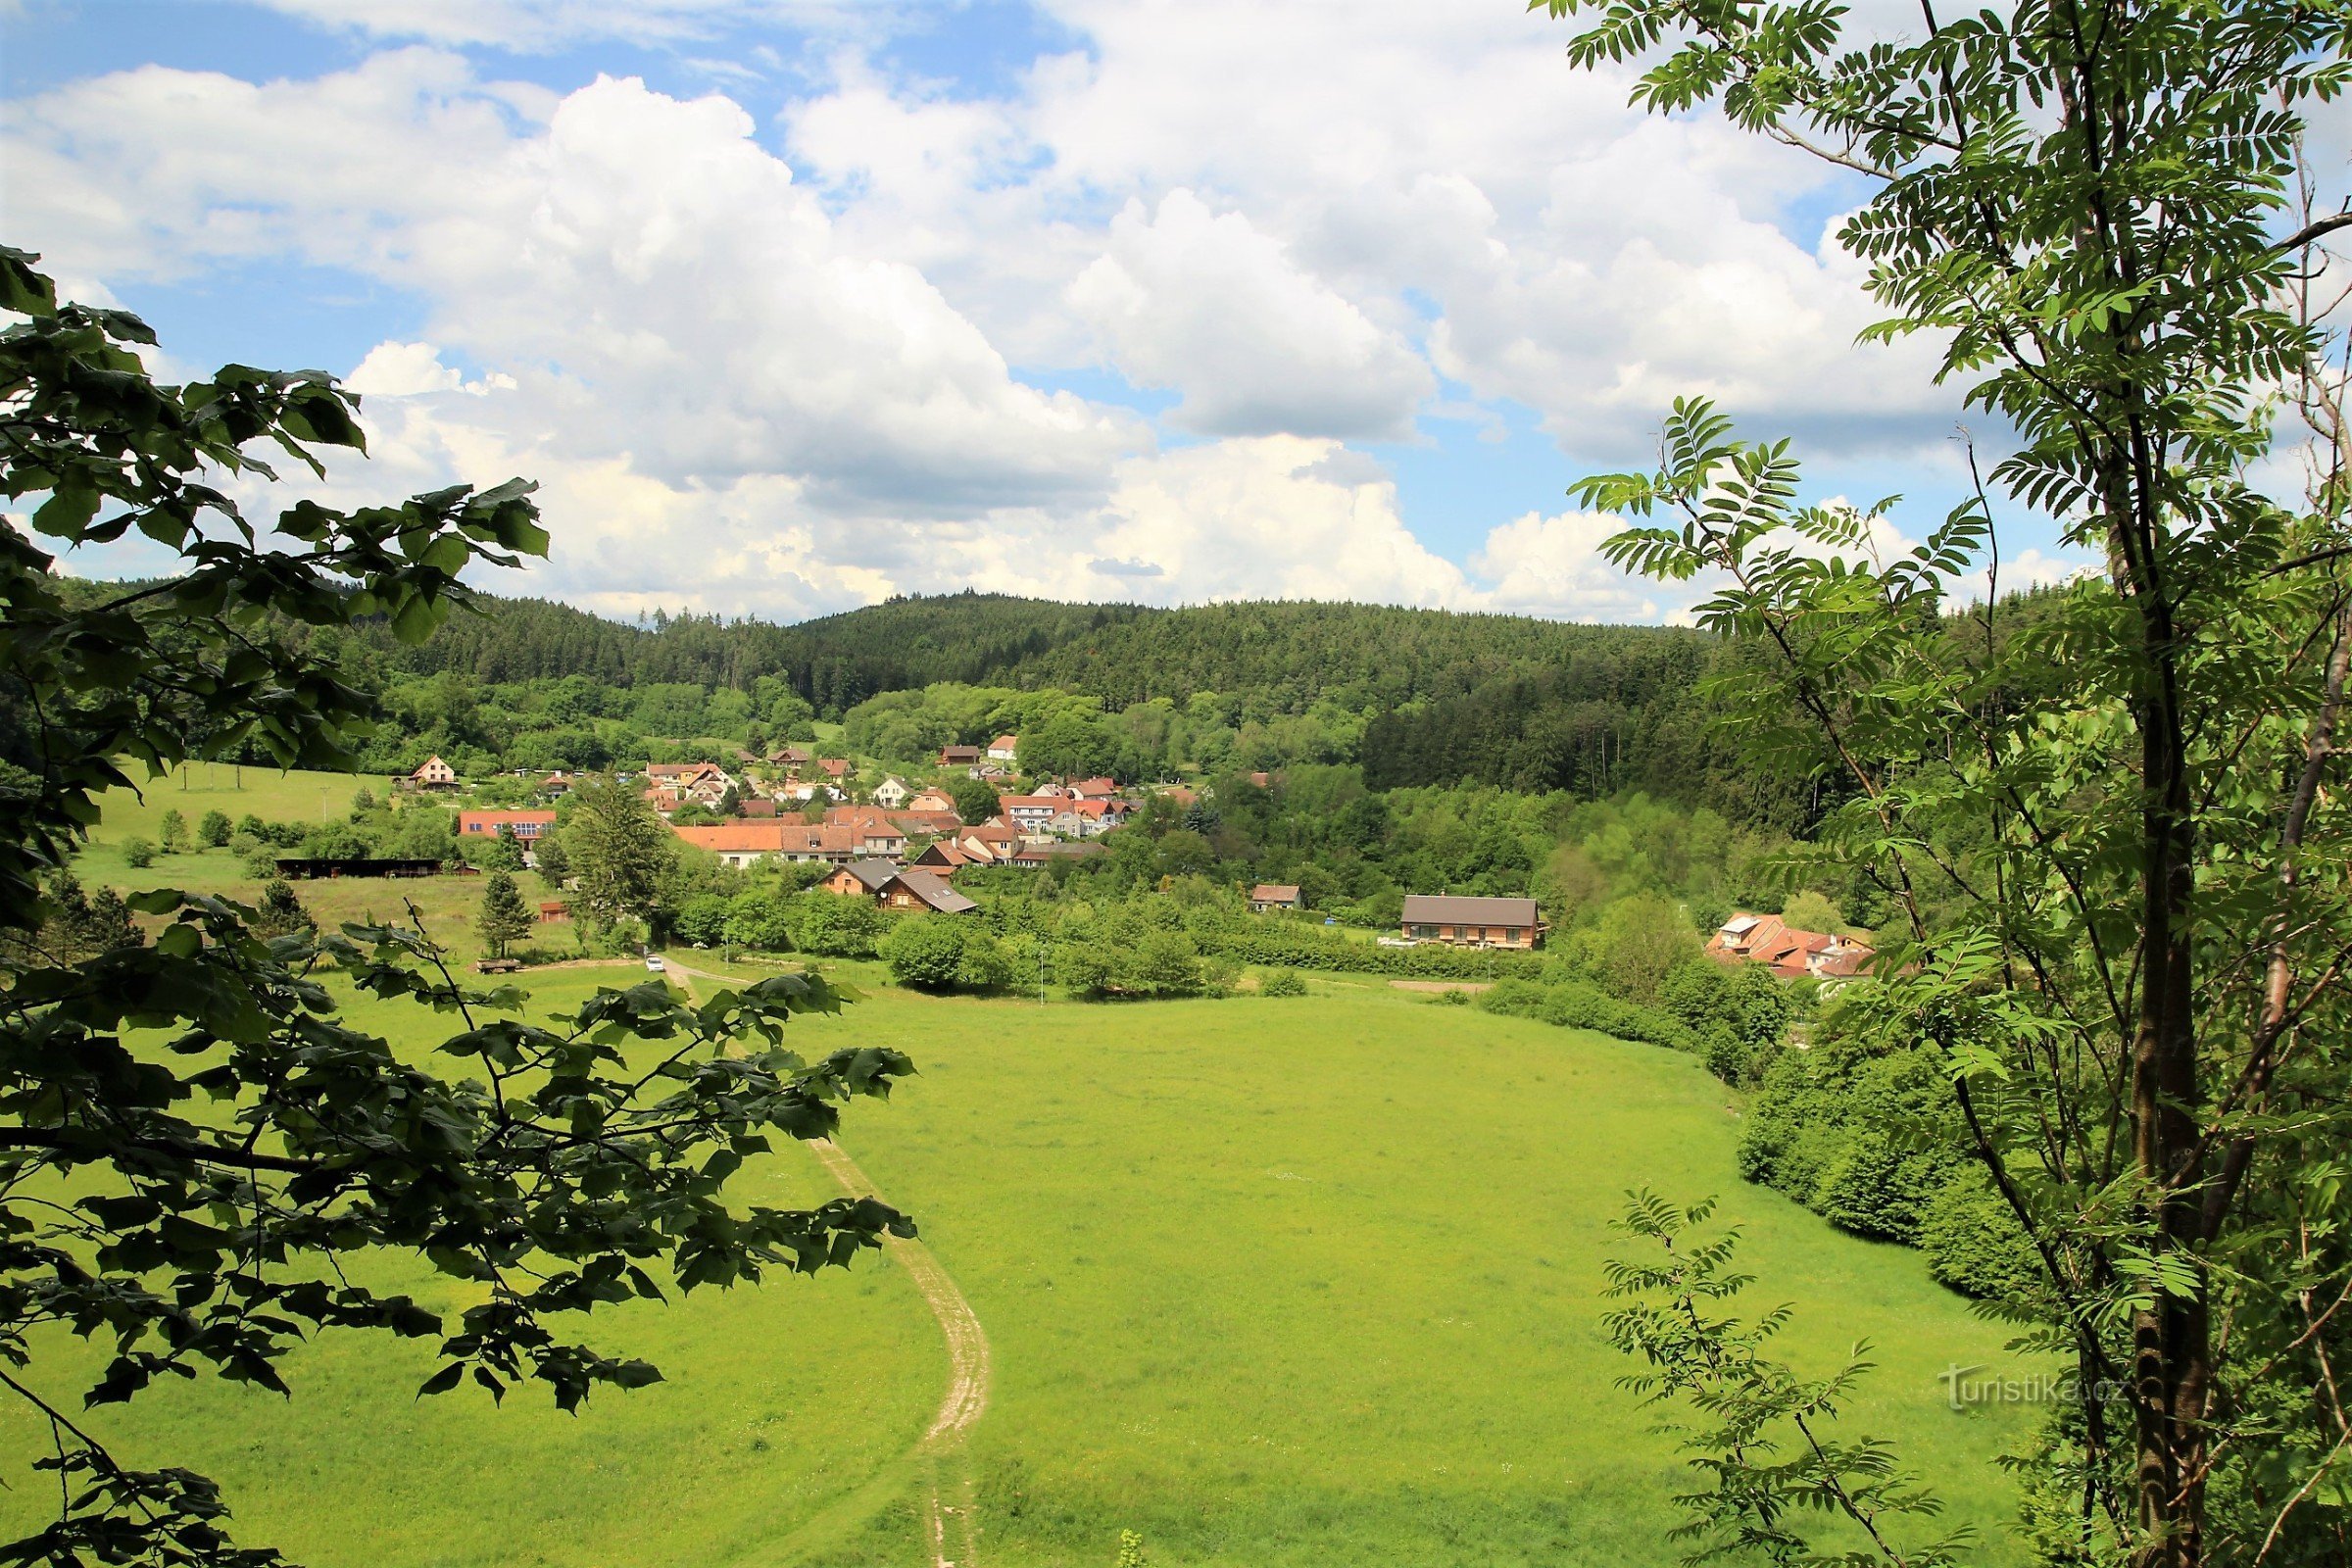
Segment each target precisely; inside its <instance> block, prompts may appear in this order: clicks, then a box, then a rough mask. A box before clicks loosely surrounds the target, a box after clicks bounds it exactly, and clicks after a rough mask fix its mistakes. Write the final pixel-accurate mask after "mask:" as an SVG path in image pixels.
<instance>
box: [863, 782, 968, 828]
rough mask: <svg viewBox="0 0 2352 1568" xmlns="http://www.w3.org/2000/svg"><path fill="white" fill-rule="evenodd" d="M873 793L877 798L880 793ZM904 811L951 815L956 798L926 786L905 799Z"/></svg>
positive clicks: (934, 785) (937, 787) (944, 791)
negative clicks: (937, 812)
mask: <svg viewBox="0 0 2352 1568" xmlns="http://www.w3.org/2000/svg"><path fill="white" fill-rule="evenodd" d="M874 793H875V794H876V795H877V796H878V795H880V794H881V791H879V790H876V791H875V792H874ZM907 809H908V810H909V811H945V812H948V813H949V814H951V815H953V814H954V813H955V810H956V797H955V796H953V795H950V794H949V793H948V792H947V791H946V790H943V789H941V788H940V787H939V786H937V785H936V784H926V785H924V786H923V787H922V788H921V789H919V790H916V791H915V792H914V793H913V794H912V795H909V796H908V797H907ZM957 820H961V818H957Z"/></svg>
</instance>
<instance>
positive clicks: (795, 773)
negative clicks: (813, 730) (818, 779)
mask: <svg viewBox="0 0 2352 1568" xmlns="http://www.w3.org/2000/svg"><path fill="white" fill-rule="evenodd" d="M767 760H769V761H770V762H773V763H774V764H775V765H776V766H778V767H780V768H782V769H783V770H784V776H785V777H786V778H799V777H800V776H801V769H802V768H804V767H807V766H808V765H809V763H810V762H813V761H815V760H816V754H814V753H813V752H810V751H809V749H808V748H806V747H802V746H785V747H781V748H779V749H777V750H775V751H772V752H770V753H768V754H767Z"/></svg>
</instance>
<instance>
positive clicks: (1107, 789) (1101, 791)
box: [1070, 778, 1119, 801]
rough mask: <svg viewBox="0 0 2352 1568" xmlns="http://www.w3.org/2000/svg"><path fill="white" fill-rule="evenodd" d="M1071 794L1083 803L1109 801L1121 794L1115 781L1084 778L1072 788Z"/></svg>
mask: <svg viewBox="0 0 2352 1568" xmlns="http://www.w3.org/2000/svg"><path fill="white" fill-rule="evenodd" d="M1070 793H1071V794H1072V795H1075V796H1076V797H1078V799H1080V800H1082V801H1107V800H1110V799H1112V798H1113V797H1115V796H1116V795H1117V794H1118V793H1119V786H1118V783H1117V781H1116V780H1114V779H1107V778H1082V779H1080V780H1079V781H1078V782H1077V783H1075V784H1073V785H1071V786H1070Z"/></svg>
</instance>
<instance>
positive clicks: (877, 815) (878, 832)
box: [825, 806, 907, 860]
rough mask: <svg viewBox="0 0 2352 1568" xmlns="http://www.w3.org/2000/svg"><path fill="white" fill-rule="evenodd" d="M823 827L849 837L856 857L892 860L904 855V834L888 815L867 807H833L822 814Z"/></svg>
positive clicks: (905, 848) (905, 836) (905, 851)
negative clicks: (840, 831)
mask: <svg viewBox="0 0 2352 1568" xmlns="http://www.w3.org/2000/svg"><path fill="white" fill-rule="evenodd" d="M825 826H827V827H833V828H840V829H842V830H844V831H845V832H847V833H849V834H850V835H851V840H850V842H851V843H852V845H854V846H855V847H856V849H857V851H858V854H859V855H864V856H882V857H885V858H889V859H893V860H896V859H898V858H900V857H902V856H904V855H905V854H906V853H907V835H906V833H905V832H903V831H902V830H901V829H900V828H899V826H898V824H897V823H895V822H893V821H892V820H891V819H890V818H889V816H887V815H886V814H884V813H883V812H881V811H879V810H877V809H874V808H873V807H870V806H836V807H833V808H831V809H828V810H827V811H826V812H825Z"/></svg>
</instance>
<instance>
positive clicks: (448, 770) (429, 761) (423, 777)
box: [409, 755, 458, 790]
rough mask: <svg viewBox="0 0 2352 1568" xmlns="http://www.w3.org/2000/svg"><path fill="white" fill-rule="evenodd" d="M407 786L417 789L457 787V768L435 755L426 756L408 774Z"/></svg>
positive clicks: (452, 788)
mask: <svg viewBox="0 0 2352 1568" xmlns="http://www.w3.org/2000/svg"><path fill="white" fill-rule="evenodd" d="M409 787H410V788H411V789H417V790H454V789H456V788H457V787H458V770H457V769H456V768H454V767H452V766H450V765H449V764H448V763H447V762H444V761H443V760H441V759H440V757H439V756H437V755H436V756H433V757H428V758H426V759H425V760H424V762H423V764H422V765H421V766H419V767H418V768H417V771H416V772H414V773H411V774H410V775H409Z"/></svg>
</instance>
